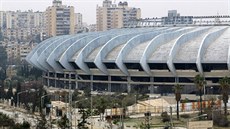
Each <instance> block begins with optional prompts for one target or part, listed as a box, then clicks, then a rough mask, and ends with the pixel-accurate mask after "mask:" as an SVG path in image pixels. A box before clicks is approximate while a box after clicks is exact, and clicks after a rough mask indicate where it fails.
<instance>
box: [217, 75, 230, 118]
mask: <svg viewBox="0 0 230 129" xmlns="http://www.w3.org/2000/svg"><path fill="white" fill-rule="evenodd" d="M219 83H220V89H221V94H222V100H223V102H224V114H225V116H227V103H228V92H229V89H230V79H229V78H228V77H224V78H222V79H220V80H219Z"/></svg>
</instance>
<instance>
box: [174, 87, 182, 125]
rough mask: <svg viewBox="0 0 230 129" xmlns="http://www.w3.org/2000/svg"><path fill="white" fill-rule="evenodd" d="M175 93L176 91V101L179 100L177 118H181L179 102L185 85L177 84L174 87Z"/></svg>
mask: <svg viewBox="0 0 230 129" xmlns="http://www.w3.org/2000/svg"><path fill="white" fill-rule="evenodd" d="M173 89H174V93H175V99H176V102H177V105H176V106H177V107H176V114H177V120H179V102H180V99H181V92H182V90H183V87H182V86H181V85H179V84H176V85H175V86H174V87H173Z"/></svg>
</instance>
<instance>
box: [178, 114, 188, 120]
mask: <svg viewBox="0 0 230 129" xmlns="http://www.w3.org/2000/svg"><path fill="white" fill-rule="evenodd" d="M180 117H181V118H186V119H187V118H190V115H189V114H182V115H180Z"/></svg>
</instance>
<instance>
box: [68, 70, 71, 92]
mask: <svg viewBox="0 0 230 129" xmlns="http://www.w3.org/2000/svg"><path fill="white" fill-rule="evenodd" d="M70 79H71V73H69V78H68V84H69V87H70V89H72V85H71V80H70Z"/></svg>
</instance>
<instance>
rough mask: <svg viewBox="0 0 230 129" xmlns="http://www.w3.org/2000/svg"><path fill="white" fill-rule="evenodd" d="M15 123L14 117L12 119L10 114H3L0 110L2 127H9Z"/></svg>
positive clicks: (0, 124)
mask: <svg viewBox="0 0 230 129" xmlns="http://www.w3.org/2000/svg"><path fill="white" fill-rule="evenodd" d="M13 125H15V122H14V120H13V119H11V118H10V117H9V116H7V115H5V114H3V113H1V112H0V126H1V127H2V126H3V127H4V126H5V127H7V126H8V127H9V126H13Z"/></svg>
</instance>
